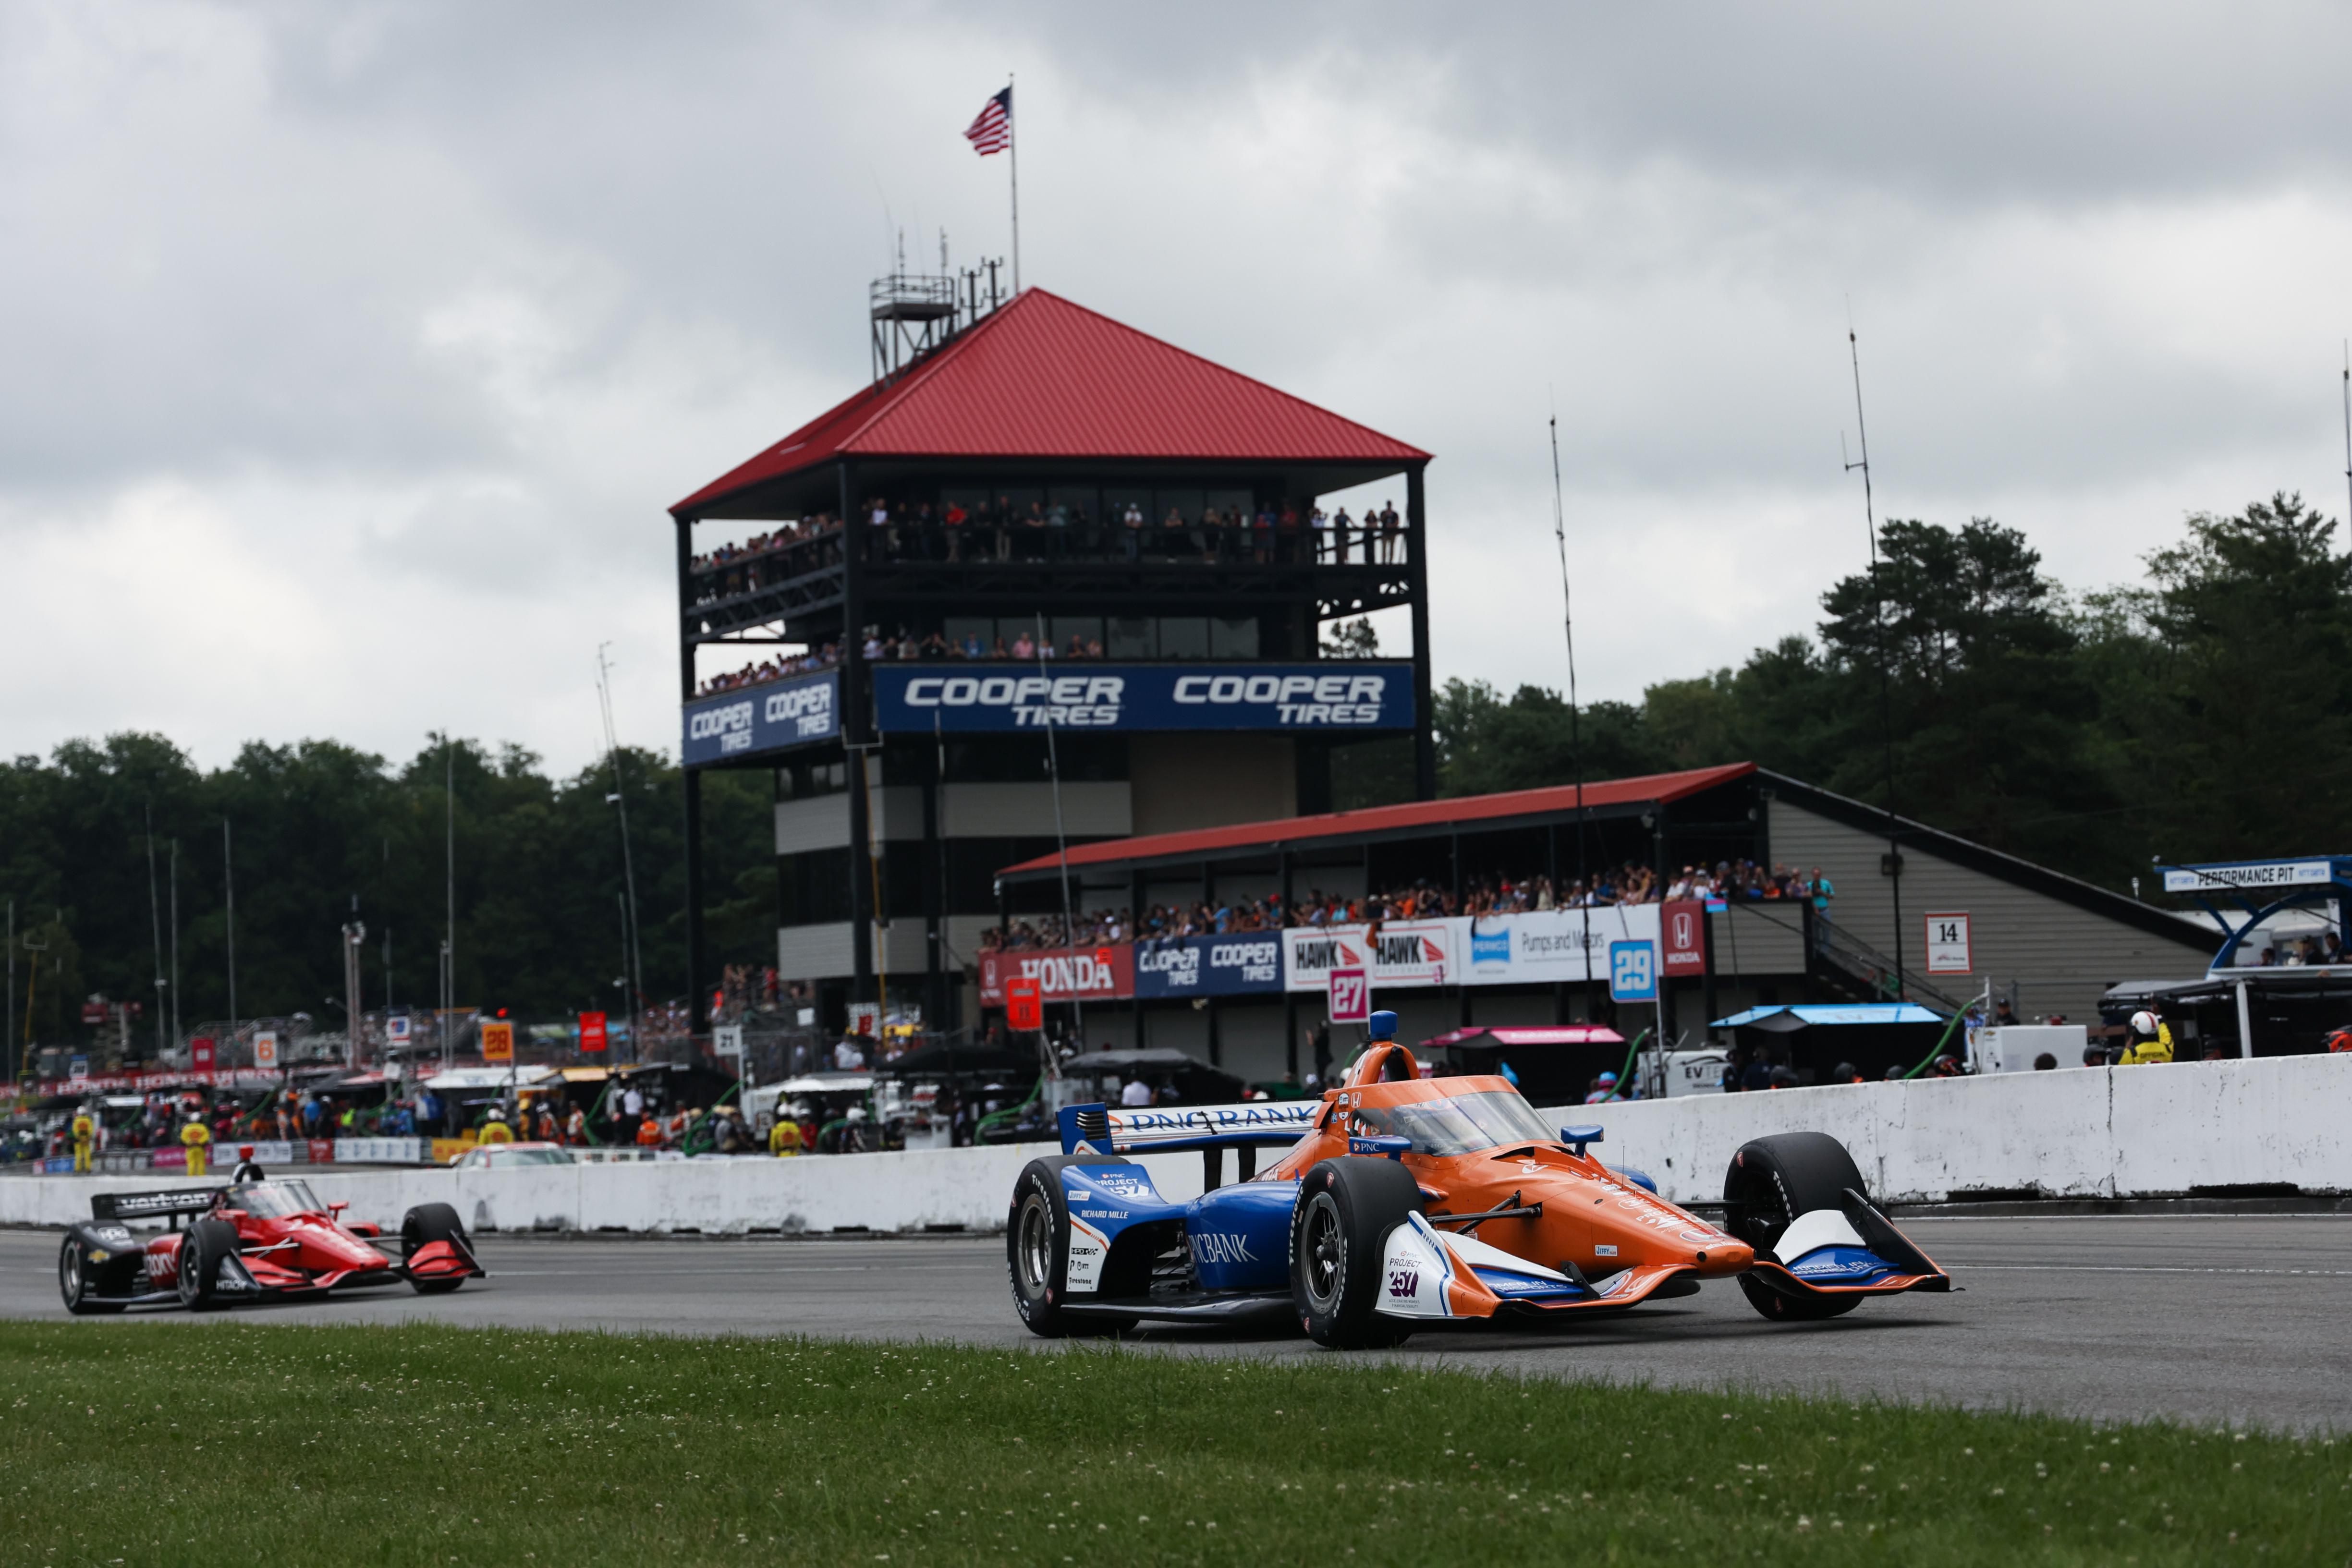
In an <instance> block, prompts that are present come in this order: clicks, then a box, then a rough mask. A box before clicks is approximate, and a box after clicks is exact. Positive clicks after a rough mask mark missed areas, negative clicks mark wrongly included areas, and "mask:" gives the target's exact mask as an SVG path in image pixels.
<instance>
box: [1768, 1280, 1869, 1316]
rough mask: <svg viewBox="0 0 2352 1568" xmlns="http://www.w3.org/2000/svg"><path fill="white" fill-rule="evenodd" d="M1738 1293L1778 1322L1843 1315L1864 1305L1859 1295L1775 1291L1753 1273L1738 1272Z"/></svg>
mask: <svg viewBox="0 0 2352 1568" xmlns="http://www.w3.org/2000/svg"><path fill="white" fill-rule="evenodd" d="M1739 1293H1740V1294H1741V1295H1743V1296H1745V1297H1747V1298H1748V1305H1749V1306H1751V1307H1754V1308H1755V1309H1756V1312H1757V1315H1758V1316H1759V1317H1764V1318H1769V1319H1770V1320H1771V1321H1772V1322H1776V1323H1817V1322H1822V1320H1823V1319H1825V1318H1842V1317H1843V1316H1845V1315H1846V1313H1848V1312H1852V1311H1853V1310H1854V1308H1856V1307H1858V1306H1860V1305H1862V1298H1861V1297H1860V1296H1792V1295H1790V1294H1788V1293H1787V1292H1786V1291H1776V1290H1774V1289H1773V1288H1772V1287H1771V1286H1769V1285H1768V1284H1766V1283H1765V1282H1764V1281H1761V1280H1759V1279H1758V1278H1757V1277H1756V1276H1755V1275H1753V1274H1742V1275H1740V1276H1739Z"/></svg>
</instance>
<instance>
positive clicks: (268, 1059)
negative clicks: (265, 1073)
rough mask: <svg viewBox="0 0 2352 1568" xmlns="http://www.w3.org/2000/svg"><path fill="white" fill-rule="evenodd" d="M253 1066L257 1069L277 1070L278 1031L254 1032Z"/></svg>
mask: <svg viewBox="0 0 2352 1568" xmlns="http://www.w3.org/2000/svg"><path fill="white" fill-rule="evenodd" d="M253 1064H254V1065H255V1066H256V1067H268V1068H275V1067H276V1066H277V1065H278V1031H277V1030H274V1029H265V1030H255V1031H254V1036H253Z"/></svg>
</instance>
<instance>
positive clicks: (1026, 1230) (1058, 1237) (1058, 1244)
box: [1004, 1155, 1136, 1339]
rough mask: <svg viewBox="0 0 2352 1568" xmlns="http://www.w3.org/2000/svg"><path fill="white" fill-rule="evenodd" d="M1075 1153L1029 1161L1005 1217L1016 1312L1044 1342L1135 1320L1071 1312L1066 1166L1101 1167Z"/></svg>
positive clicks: (1115, 1329) (1117, 1329) (1121, 1327)
mask: <svg viewBox="0 0 2352 1568" xmlns="http://www.w3.org/2000/svg"><path fill="white" fill-rule="evenodd" d="M1102 1163H1104V1162H1103V1161H1101V1160H1099V1159H1093V1160H1089V1159H1087V1158H1085V1157H1084V1156H1082V1155H1052V1156H1049V1157H1047V1158H1045V1159H1036V1160H1031V1161H1030V1162H1029V1163H1028V1164H1027V1165H1025V1166H1022V1167H1021V1176H1020V1178H1019V1179H1018V1180H1016V1181H1015V1182H1014V1183H1013V1203H1012V1207H1010V1208H1008V1209H1007V1210H1006V1212H1005V1217H1004V1266H1005V1271H1006V1273H1007V1275H1008V1276H1009V1278H1010V1279H1011V1281H1012V1285H1013V1311H1014V1312H1018V1313H1020V1314H1021V1322H1023V1324H1024V1325H1025V1326H1026V1327H1027V1328H1028V1330H1029V1332H1030V1333H1034V1334H1035V1335H1037V1336H1038V1337H1039V1338H1041V1339H1076V1338H1085V1337H1089V1336H1095V1335H1101V1334H1114V1333H1126V1332H1127V1331H1128V1330H1129V1329H1131V1328H1133V1327H1134V1326H1135V1323H1136V1320H1135V1319H1133V1318H1121V1317H1107V1316H1102V1315H1098V1314H1097V1313H1094V1312H1070V1311H1068V1310H1067V1308H1068V1304H1069V1294H1070V1209H1069V1204H1068V1202H1067V1200H1066V1199H1065V1198H1064V1197H1063V1196H1062V1179H1061V1178H1062V1168H1063V1167H1064V1166H1075V1165H1100V1164H1102Z"/></svg>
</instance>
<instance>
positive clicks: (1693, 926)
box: [1658, 898, 1706, 978]
mask: <svg viewBox="0 0 2352 1568" xmlns="http://www.w3.org/2000/svg"><path fill="white" fill-rule="evenodd" d="M1658 935H1659V942H1658V951H1659V952H1660V953H1661V954H1662V955H1664V962H1663V963H1662V964H1661V965H1660V966H1659V968H1660V971H1661V972H1662V973H1664V975H1666V976H1667V977H1669V978H1671V977H1674V976H1676V975H1704V974H1706V904H1704V903H1703V902H1701V901H1700V900H1698V899H1696V898H1678V899H1676V900H1675V902H1674V903H1672V904H1660V905H1659V906H1658Z"/></svg>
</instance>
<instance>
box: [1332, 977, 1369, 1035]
mask: <svg viewBox="0 0 2352 1568" xmlns="http://www.w3.org/2000/svg"><path fill="white" fill-rule="evenodd" d="M1331 1021H1332V1022H1333V1023H1370V1022H1371V1021H1372V986H1371V981H1370V978H1369V977H1366V975H1365V973H1364V971H1363V970H1361V969H1334V970H1332V971H1331Z"/></svg>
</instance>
